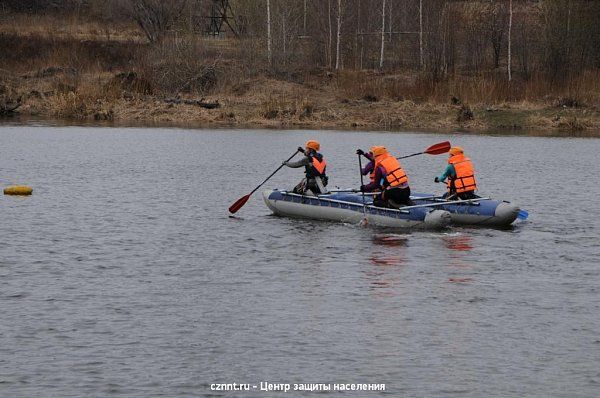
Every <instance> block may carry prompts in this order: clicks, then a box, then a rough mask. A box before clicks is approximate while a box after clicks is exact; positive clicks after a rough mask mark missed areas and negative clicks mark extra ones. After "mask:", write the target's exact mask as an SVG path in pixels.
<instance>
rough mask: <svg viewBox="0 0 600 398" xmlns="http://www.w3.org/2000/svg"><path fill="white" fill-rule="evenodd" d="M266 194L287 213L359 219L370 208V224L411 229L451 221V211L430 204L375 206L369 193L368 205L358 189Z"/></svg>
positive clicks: (275, 208) (267, 200) (273, 205)
mask: <svg viewBox="0 0 600 398" xmlns="http://www.w3.org/2000/svg"><path fill="white" fill-rule="evenodd" d="M263 198H264V200H265V203H266V204H267V206H268V207H269V209H271V210H272V211H273V213H275V214H276V215H279V216H286V217H295V218H310V219H316V220H329V221H338V222H347V223H359V222H360V221H361V220H362V219H363V218H364V213H363V212H366V216H367V221H368V223H369V224H370V225H376V226H382V227H393V228H410V229H439V228H444V227H446V226H448V225H449V224H450V221H451V216H450V213H449V212H448V211H446V210H437V209H436V208H435V207H433V208H432V207H429V206H428V204H423V205H417V206H410V207H409V208H407V209H387V208H382V207H375V206H373V205H372V202H373V201H372V197H370V196H365V203H366V204H367V205H366V207H365V206H364V205H363V198H362V195H361V194H355V193H332V194H327V195H319V196H305V195H298V194H295V193H291V192H286V191H279V190H266V191H264V192H263Z"/></svg>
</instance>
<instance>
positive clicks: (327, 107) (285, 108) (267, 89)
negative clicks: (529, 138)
mask: <svg viewBox="0 0 600 398" xmlns="http://www.w3.org/2000/svg"><path fill="white" fill-rule="evenodd" d="M88 79H89V80H88ZM113 79H114V77H113V76H103V77H100V78H99V77H98V76H95V77H93V78H92V77H87V78H86V77H85V76H84V77H79V87H78V88H77V90H71V87H67V88H66V90H64V91H63V92H60V91H58V92H57V91H56V90H52V87H55V86H56V76H52V77H37V78H27V79H22V78H21V79H18V81H20V83H21V84H18V85H16V86H15V87H14V88H13V90H14V91H16V92H18V93H20V95H21V98H22V104H21V106H20V108H18V112H19V114H20V115H22V116H23V117H25V118H27V117H36V118H46V119H64V120H70V121H72V122H77V121H80V122H90V121H109V122H111V123H114V124H116V125H126V124H128V123H129V124H135V125H140V124H142V125H143V124H150V125H152V124H160V125H182V126H197V127H240V128H257V127H258V128H285V129H294V128H308V129H345V130H348V129H350V130H388V131H406V130H413V131H414V130H418V131H438V132H450V131H463V132H470V133H493V132H504V133H511V134H517V135H518V134H541V135H544V134H545V135H561V136H598V137H600V112H599V111H598V110H597V109H596V108H595V107H577V108H575V107H571V108H569V107H563V106H557V105H552V104H544V103H532V102H521V103H504V104H499V105H485V104H477V105H465V104H450V103H448V104H439V103H432V102H424V103H416V102H414V101H410V100H403V101H393V100H389V99H377V98H373V97H368V98H366V99H365V98H360V99H352V98H347V97H345V96H341V95H339V94H338V93H335V92H334V93H332V92H330V91H329V90H324V89H315V88H311V87H307V86H306V85H302V84H295V83H290V82H286V81H280V80H276V79H272V78H257V79H253V80H252V81H248V82H244V83H243V84H244V85H245V86H244V91H245V92H241V93H238V94H229V95H218V94H212V95H209V96H206V97H203V100H204V101H205V102H209V103H218V104H219V107H218V108H216V109H204V108H201V107H200V106H198V105H196V104H185V103H183V101H182V102H181V103H173V102H172V101H171V102H165V99H167V98H166V97H164V96H153V95H140V94H131V93H127V92H125V93H124V94H123V93H121V94H119V95H116V96H112V97H108V96H106V95H99V94H98V92H97V90H98V88H99V87H106V86H107V85H110V84H112V83H111V82H114V80H113ZM94 83H95V84H94ZM238 92H239V91H238ZM188 97H189V96H188ZM184 99H185V98H182V99H181V100H184Z"/></svg>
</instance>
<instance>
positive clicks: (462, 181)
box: [434, 146, 479, 199]
mask: <svg viewBox="0 0 600 398" xmlns="http://www.w3.org/2000/svg"><path fill="white" fill-rule="evenodd" d="M448 154H449V155H450V157H449V158H448V166H446V169H445V170H444V172H443V173H442V175H441V176H439V177H435V179H434V181H435V182H444V181H446V179H448V181H447V183H446V184H447V186H448V191H447V192H446V193H445V194H444V198H446V199H456V198H458V199H476V198H478V197H479V196H477V195H476V194H475V191H476V190H477V182H476V181H475V168H474V167H473V162H471V159H469V158H468V157H466V156H465V153H464V150H463V149H462V148H461V147H459V146H455V147H452V148H450V151H448Z"/></svg>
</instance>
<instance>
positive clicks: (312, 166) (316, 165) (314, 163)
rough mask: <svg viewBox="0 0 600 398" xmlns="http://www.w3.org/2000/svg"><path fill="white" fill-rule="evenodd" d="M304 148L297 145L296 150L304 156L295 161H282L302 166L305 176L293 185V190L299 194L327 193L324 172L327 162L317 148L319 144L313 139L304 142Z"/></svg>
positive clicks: (289, 165) (295, 166) (286, 163)
mask: <svg viewBox="0 0 600 398" xmlns="http://www.w3.org/2000/svg"><path fill="white" fill-rule="evenodd" d="M305 147H306V148H302V147H298V151H299V152H302V153H303V154H304V157H303V158H302V159H300V160H298V161H297V162H283V164H284V165H286V166H287V167H291V168H294V169H296V168H299V167H304V173H305V175H306V177H305V178H303V179H302V181H300V183H299V184H298V185H296V186H295V187H294V190H293V192H294V193H297V194H300V195H319V194H324V193H327V188H325V187H326V186H327V182H328V180H329V179H328V178H327V175H326V174H325V169H326V168H327V162H326V161H325V158H324V157H323V155H322V154H321V153H319V150H320V149H321V144H319V142H318V141H315V140H309V141H307V142H306V145H305Z"/></svg>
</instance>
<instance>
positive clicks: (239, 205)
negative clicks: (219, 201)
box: [229, 194, 250, 214]
mask: <svg viewBox="0 0 600 398" xmlns="http://www.w3.org/2000/svg"><path fill="white" fill-rule="evenodd" d="M248 199H250V194H248V195H246V196H242V197H241V198H239V199H238V200H236V201H235V203H234V204H232V205H231V206H229V212H230V213H231V214H233V213H235V212H236V211H238V210H239V209H241V208H242V206H244V205H245V204H246V202H247V201H248Z"/></svg>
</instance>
